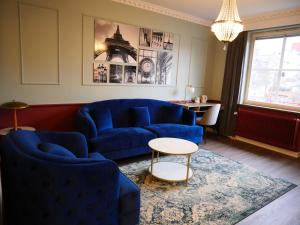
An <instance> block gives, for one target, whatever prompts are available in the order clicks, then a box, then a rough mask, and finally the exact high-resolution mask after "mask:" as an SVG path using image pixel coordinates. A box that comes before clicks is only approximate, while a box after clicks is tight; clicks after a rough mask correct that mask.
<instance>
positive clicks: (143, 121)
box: [131, 106, 150, 127]
mask: <svg viewBox="0 0 300 225" xmlns="http://www.w3.org/2000/svg"><path fill="white" fill-rule="evenodd" d="M131 112H132V123H133V124H132V125H133V126H134V127H144V126H149V125H150V115H149V110H148V107H147V106H145V107H133V108H131Z"/></svg>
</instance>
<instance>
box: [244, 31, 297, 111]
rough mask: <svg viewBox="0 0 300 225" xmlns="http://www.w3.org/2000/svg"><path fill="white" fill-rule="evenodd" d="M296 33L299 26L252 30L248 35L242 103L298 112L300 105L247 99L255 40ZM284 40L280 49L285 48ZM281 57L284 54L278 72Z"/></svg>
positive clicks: (280, 69)
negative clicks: (273, 29)
mask: <svg viewBox="0 0 300 225" xmlns="http://www.w3.org/2000/svg"><path fill="white" fill-rule="evenodd" d="M298 35H300V28H293V29H285V30H278V31H265V32H253V33H251V34H250V35H249V48H248V54H247V56H248V57H246V58H245V59H246V60H247V59H248V60H247V61H246V62H247V66H246V72H245V73H246V82H245V85H244V88H243V89H244V91H243V99H242V103H243V104H246V105H253V106H260V107H265V108H274V109H280V110H283V111H294V112H300V107H295V106H288V105H282V104H274V103H273V104H272V103H265V102H257V101H253V100H248V94H249V86H250V77H251V68H252V60H253V52H254V42H255V40H257V39H264V38H279V37H291V36H298ZM285 42H286V39H284V43H283V46H282V50H284V48H285ZM283 58H284V56H283V57H282V58H281V60H280V65H279V69H278V71H279V72H280V71H282V69H283V68H282V61H283ZM266 70H274V69H266ZM285 70H288V69H285ZM290 71H295V69H291V70H290Z"/></svg>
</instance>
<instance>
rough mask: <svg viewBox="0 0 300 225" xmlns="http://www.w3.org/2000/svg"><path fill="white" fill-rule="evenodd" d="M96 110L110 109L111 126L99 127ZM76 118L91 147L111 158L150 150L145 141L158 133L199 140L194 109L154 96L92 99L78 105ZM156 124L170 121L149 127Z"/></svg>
mask: <svg viewBox="0 0 300 225" xmlns="http://www.w3.org/2000/svg"><path fill="white" fill-rule="evenodd" d="M100 109H101V110H100ZM137 109H139V114H138V115H137V113H136V112H137ZM142 109H143V110H142ZM145 109H147V112H145ZM99 110H100V111H101V112H102V111H109V112H110V116H108V117H107V119H108V120H111V121H112V127H109V128H108V129H102V128H101V127H98V122H97V121H101V124H105V123H104V122H103V120H104V118H99V117H100V114H102V113H100V114H99V115H98V116H95V114H97V111H99ZM143 111H144V112H143ZM133 112H135V113H133ZM141 112H142V113H144V117H143V116H142V115H140V113H141ZM148 117H149V118H148ZM96 118H97V119H96ZM149 120H150V121H149ZM76 122H77V127H78V130H79V131H80V132H81V133H83V134H84V135H85V137H86V138H87V140H88V143H89V145H90V149H91V151H96V152H100V153H101V154H103V155H104V156H105V157H106V158H109V159H113V160H116V159H121V158H126V157H131V156H135V155H141V154H146V153H150V149H149V147H148V141H149V140H151V139H153V138H157V137H175V136H176V137H177V138H183V139H187V140H191V141H193V142H195V143H197V144H199V143H201V142H202V132H203V131H202V127H200V126H196V115H195V112H193V111H190V110H186V109H183V108H182V106H179V105H176V104H173V103H170V102H166V101H160V100H154V99H113V100H106V101H99V102H93V103H90V104H87V105H85V106H83V107H81V108H80V109H79V111H78V113H77V118H76ZM156 124H172V125H170V126H156V127H155V130H154V129H152V126H153V125H154V126H155V125H156ZM148 125H149V126H148ZM175 125H182V126H175ZM150 128H151V129H150ZM174 129H175V130H174Z"/></svg>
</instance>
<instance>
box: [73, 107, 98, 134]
mask: <svg viewBox="0 0 300 225" xmlns="http://www.w3.org/2000/svg"><path fill="white" fill-rule="evenodd" d="M76 127H77V129H78V131H79V132H81V133H82V134H83V135H84V136H85V137H86V138H87V139H90V138H95V137H97V135H98V132H97V129H96V124H95V123H94V121H93V119H92V117H91V115H90V113H89V109H88V108H86V107H82V108H81V109H79V111H78V112H77V115H76Z"/></svg>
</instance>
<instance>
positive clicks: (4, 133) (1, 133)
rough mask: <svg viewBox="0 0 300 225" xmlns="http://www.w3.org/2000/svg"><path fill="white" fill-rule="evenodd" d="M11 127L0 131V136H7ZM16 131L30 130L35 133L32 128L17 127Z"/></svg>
mask: <svg viewBox="0 0 300 225" xmlns="http://www.w3.org/2000/svg"><path fill="white" fill-rule="evenodd" d="M13 129H14V128H13V127H7V128H3V129H0V135H3V136H4V135H7V134H8V133H9V132H10V131H11V130H13ZM18 130H30V131H35V128H34V127H18Z"/></svg>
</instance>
